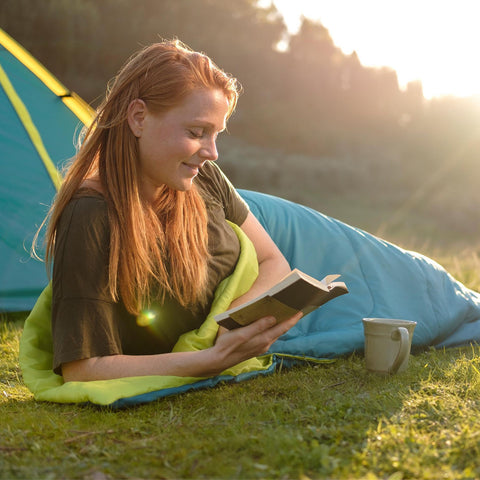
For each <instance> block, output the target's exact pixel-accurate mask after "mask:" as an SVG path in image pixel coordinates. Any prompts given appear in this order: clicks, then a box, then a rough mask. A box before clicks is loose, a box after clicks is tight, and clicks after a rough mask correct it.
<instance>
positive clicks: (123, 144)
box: [47, 41, 300, 382]
mask: <svg viewBox="0 0 480 480" xmlns="http://www.w3.org/2000/svg"><path fill="white" fill-rule="evenodd" d="M238 94H239V87H238V84H237V82H236V80H235V79H234V78H232V77H231V76H229V75H227V74H226V73H225V72H223V71H222V70H220V69H219V68H218V67H217V66H215V65H214V64H213V62H212V61H211V60H210V59H209V58H208V57H207V56H205V55H204V54H201V53H197V52H194V51H191V50H190V49H189V48H187V47H186V46H185V45H183V44H181V43H180V42H178V41H171V42H162V43H158V44H154V45H151V46H150V47H148V48H146V49H144V50H142V51H140V52H139V53H138V54H136V55H135V56H134V57H133V58H132V59H131V60H130V61H129V62H127V63H126V65H125V66H124V67H123V68H122V69H121V71H120V72H119V74H118V76H117V77H116V79H115V81H114V83H113V85H112V86H111V89H110V90H109V92H108V93H107V96H106V99H105V100H104V102H103V103H102V105H101V106H100V107H99V109H98V111H97V115H96V118H95V120H94V122H93V124H92V126H91V127H90V128H89V129H87V130H86V132H85V135H84V138H83V141H82V144H81V147H80V149H79V151H78V154H77V156H76V158H75V159H74V161H73V163H72V164H71V166H70V168H69V170H68V172H67V174H66V177H65V181H64V182H63V185H62V187H61V189H60V191H59V193H58V196H57V198H56V200H55V204H54V205H53V208H52V212H51V216H50V219H49V225H48V231H47V263H50V264H51V263H52V262H53V277H52V281H53V301H52V332H53V343H54V364H53V368H54V371H55V372H56V373H58V374H61V375H63V377H64V379H65V381H67V382H68V381H74V380H75V381H89V380H101V379H112V378H120V377H130V376H139V375H176V376H191V377H205V376H213V375H216V374H219V373H220V372H222V371H223V370H225V369H227V368H228V367H231V366H233V365H235V364H237V363H240V362H242V361H243V360H246V359H248V358H251V357H255V356H258V355H261V354H263V353H265V352H266V351H267V350H268V349H269V347H270V345H272V343H273V342H274V341H275V340H276V339H277V338H278V337H280V336H281V335H283V334H284V333H285V332H287V331H288V330H289V329H290V328H291V327H293V326H294V325H295V324H296V323H297V321H298V320H299V318H300V315H296V316H294V317H292V318H291V319H289V320H288V321H286V322H283V323H281V324H279V325H276V324H275V319H274V318H273V317H266V318H261V319H259V320H258V321H256V322H255V323H253V324H251V325H249V326H247V327H243V328H240V329H237V330H234V331H227V332H220V335H219V336H218V337H217V341H216V343H215V345H214V346H213V347H211V348H208V349H206V350H202V351H196V352H178V353H172V352H171V350H172V347H173V345H174V344H175V343H176V341H177V339H178V337H179V336H180V335H181V334H183V333H185V332H187V331H190V330H193V329H195V328H198V327H199V326H200V325H201V324H202V323H203V322H204V320H205V318H206V315H207V313H208V311H209V308H210V305H211V303H212V300H213V295H214V292H215V289H216V287H217V286H218V284H219V283H220V282H221V281H222V280H223V279H224V278H226V277H227V276H228V275H230V274H231V273H232V271H233V270H234V268H235V265H236V262H237V259H238V256H239V251H240V246H239V241H238V238H237V236H236V234H235V233H234V231H233V229H232V228H231V226H230V225H229V224H228V223H227V220H228V221H231V222H233V223H235V224H237V225H240V226H241V228H242V230H243V231H244V232H245V233H246V235H247V236H248V237H249V238H250V240H251V241H252V242H253V244H254V246H255V250H256V253H257V258H258V264H259V276H258V278H257V280H256V281H255V283H254V284H253V286H252V288H251V289H250V290H249V291H248V292H247V293H246V294H245V295H243V296H242V297H240V298H239V299H237V300H236V301H235V302H234V303H237V302H242V301H245V300H248V299H250V298H253V297H255V296H257V295H258V294H259V293H260V292H262V291H264V290H266V289H267V288H269V287H270V286H271V285H273V284H274V283H276V281H277V280H278V279H279V278H281V277H283V276H284V275H285V274H286V273H288V272H289V270H290V267H289V265H288V263H287V261H286V260H285V258H284V257H283V256H282V254H281V253H280V251H279V249H278V248H277V247H276V246H275V244H274V243H273V241H272V240H271V239H270V237H269V236H268V234H267V233H266V232H265V230H264V229H263V227H262V226H261V225H260V223H259V222H258V221H257V220H256V218H255V217H254V216H253V214H252V213H251V212H250V211H249V209H248V206H247V205H246V203H245V202H244V200H242V199H241V197H240V196H239V195H238V193H237V192H236V191H235V189H234V187H233V186H232V185H231V183H230V182H229V181H228V180H227V179H226V177H225V176H224V175H223V173H222V172H221V171H220V170H219V168H218V167H217V166H216V164H215V163H214V162H215V161H216V160H217V158H218V153H217V149H216V144H215V142H216V139H217V135H218V134H219V133H220V132H222V131H223V130H225V128H226V122H227V120H228V118H229V116H230V115H231V114H232V112H233V110H234V108H235V105H236V102H237V98H238ZM146 320H148V321H146Z"/></svg>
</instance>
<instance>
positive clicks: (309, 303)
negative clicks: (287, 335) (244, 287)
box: [215, 269, 348, 330]
mask: <svg viewBox="0 0 480 480" xmlns="http://www.w3.org/2000/svg"><path fill="white" fill-rule="evenodd" d="M339 276H340V275H328V276H326V277H325V278H324V279H323V280H317V279H315V278H313V277H311V276H309V275H307V274H306V273H303V272H301V271H300V270H298V269H295V270H292V271H291V272H290V273H289V274H288V275H287V276H286V277H284V278H283V279H282V280H280V282H278V283H277V284H276V285H274V286H273V287H271V288H270V289H269V290H267V291H266V292H264V293H262V295H260V296H259V297H257V298H254V299H253V300H250V301H248V302H246V303H244V304H242V305H239V306H238V307H235V308H232V309H230V310H227V311H226V312H223V313H219V314H218V315H215V320H216V321H217V323H218V324H219V325H221V326H222V327H225V328H228V329H229V330H232V329H234V328H239V327H242V326H245V325H248V324H249V323H252V322H254V321H255V320H258V319H259V318H262V317H266V316H270V315H273V316H274V317H275V318H276V319H277V322H283V321H284V320H286V319H287V318H290V317H292V316H293V315H295V314H296V313H297V312H299V311H300V310H301V311H302V312H303V314H304V315H306V314H307V313H310V312H312V311H313V310H315V309H317V308H318V307H320V306H321V305H323V304H324V303H327V302H328V301H329V300H332V298H335V297H338V296H340V295H344V294H345V293H348V289H347V286H346V285H345V283H343V282H335V281H334V280H336V279H337V278H338V277H339Z"/></svg>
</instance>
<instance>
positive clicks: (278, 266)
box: [230, 212, 291, 308]
mask: <svg viewBox="0 0 480 480" xmlns="http://www.w3.org/2000/svg"><path fill="white" fill-rule="evenodd" d="M241 228H242V230H243V231H244V232H245V233H246V234H247V236H248V238H249V239H250V240H251V241H252V243H253V245H254V247H255V250H256V252H257V260H258V277H257V279H256V280H255V283H254V284H253V285H252V287H251V288H250V290H249V291H248V292H247V293H245V294H244V295H242V296H241V297H239V298H237V299H236V300H235V301H234V302H232V304H231V306H230V308H233V307H235V306H237V305H240V304H242V303H243V302H246V301H248V300H251V299H252V298H255V297H258V296H259V295H260V294H262V293H263V292H265V291H266V290H268V289H269V288H270V287H272V286H273V285H275V284H276V283H277V282H278V281H279V280H281V279H282V278H283V277H285V275H287V274H288V273H290V271H291V269H290V266H289V264H288V262H287V260H286V259H285V257H284V256H283V254H282V252H280V250H279V249H278V247H277V246H276V245H275V243H274V241H273V240H272V239H271V238H270V235H268V233H267V232H266V231H265V229H264V228H263V227H262V225H261V224H260V222H259V221H258V220H257V218H256V217H255V216H254V215H253V213H251V212H249V213H248V216H247V218H246V220H245V222H244V223H243V224H242V225H241Z"/></svg>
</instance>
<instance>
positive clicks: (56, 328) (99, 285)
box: [52, 162, 248, 374]
mask: <svg viewBox="0 0 480 480" xmlns="http://www.w3.org/2000/svg"><path fill="white" fill-rule="evenodd" d="M194 181H195V183H196V184H197V186H198V188H199V191H200V192H201V194H202V197H203V198H204V200H205V204H206V207H207V214H208V246H209V251H210V253H211V261H210V262H209V265H208V274H209V283H208V304H207V306H206V307H205V308H203V309H198V311H196V312H193V311H190V310H187V309H185V308H183V307H182V306H181V305H180V304H179V303H178V302H177V301H176V300H174V299H173V298H171V297H168V296H167V298H166V299H165V301H164V302H163V303H162V304H160V302H158V301H156V302H153V303H152V304H151V305H149V306H148V307H147V308H146V309H145V311H144V315H142V316H140V317H139V318H137V317H136V316H134V315H132V314H130V313H129V312H128V311H127V310H126V308H125V306H124V304H123V302H122V301H121V300H120V301H118V302H115V301H113V299H112V298H111V296H110V295H109V293H108V260H109V236H110V230H109V224H108V214H107V204H106V201H105V199H104V197H103V196H102V195H101V194H100V193H97V192H95V191H92V190H83V191H80V192H79V193H78V194H77V195H76V196H75V197H74V198H73V199H72V200H71V202H70V203H69V204H68V205H67V207H66V208H65V210H64V212H63V213H62V216H61V219H60V222H59V225H58V230H57V237H56V245H55V255H54V266H53V299H52V334H53V351H54V359H53V368H54V371H55V372H56V373H59V374H60V373H61V365H62V363H66V362H70V361H74V360H80V359H84V358H91V357H99V356H107V355H116V354H125V355H149V354H156V353H165V352H169V351H171V349H172V348H173V346H174V345H175V343H176V341H177V339H178V337H179V336H180V335H181V334H182V333H185V332H187V331H190V330H193V329H195V328H198V327H199V326H200V325H201V324H202V323H203V321H204V320H205V318H206V315H207V313H208V311H209V309H210V305H211V302H212V300H213V296H214V293H215V289H216V287H217V286H218V284H219V283H220V282H221V281H222V280H223V279H224V278H226V277H227V276H228V275H230V274H231V273H232V271H233V270H234V268H235V265H236V263H237V260H238V256H239V253H240V245H239V242H238V238H237V236H236V234H235V232H234V231H233V229H232V228H231V227H230V225H228V223H227V222H226V220H230V221H231V222H233V223H236V224H237V225H241V224H242V223H243V222H244V221H245V219H246V217H247V214H248V206H247V204H246V203H245V201H244V200H243V199H242V198H241V197H240V196H239V194H238V193H237V192H236V190H235V189H234V188H233V186H232V185H231V183H230V182H229V181H228V179H227V178H226V177H225V176H224V175H223V173H222V172H221V171H220V169H219V168H218V167H217V166H216V165H215V164H213V163H211V162H207V163H206V164H205V166H204V167H203V168H202V170H201V171H200V173H199V175H198V176H197V177H196V178H195V180H194Z"/></svg>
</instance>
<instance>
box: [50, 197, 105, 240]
mask: <svg viewBox="0 0 480 480" xmlns="http://www.w3.org/2000/svg"><path fill="white" fill-rule="evenodd" d="M108 225H109V224H108V208H107V202H106V200H105V198H104V197H103V196H102V195H101V194H100V193H98V192H94V191H92V190H84V189H82V190H79V192H78V193H77V194H76V195H75V196H74V197H73V198H72V199H71V200H70V202H69V203H68V204H67V205H66V206H65V209H64V210H63V212H62V215H61V217H60V222H59V225H58V232H57V233H58V235H59V236H62V235H65V234H68V235H74V236H80V237H83V236H84V235H85V234H88V235H89V236H92V234H93V236H94V237H97V239H98V237H99V236H100V237H104V236H105V234H107V232H108V230H109V228H108Z"/></svg>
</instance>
